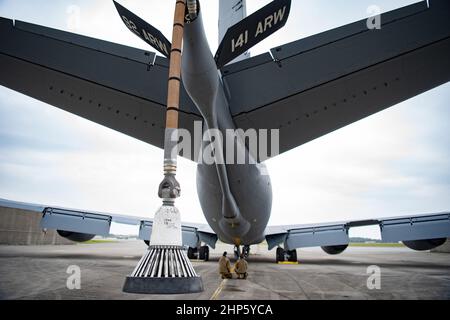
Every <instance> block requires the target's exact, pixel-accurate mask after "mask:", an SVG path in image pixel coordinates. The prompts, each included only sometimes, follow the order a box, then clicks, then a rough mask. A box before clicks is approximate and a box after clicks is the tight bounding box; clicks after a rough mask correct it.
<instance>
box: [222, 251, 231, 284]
mask: <svg viewBox="0 0 450 320" xmlns="http://www.w3.org/2000/svg"><path fill="white" fill-rule="evenodd" d="M219 273H220V275H221V276H222V279H231V278H233V275H232V274H231V264H230V259H228V258H227V253H226V252H224V253H223V255H222V257H220V259H219Z"/></svg>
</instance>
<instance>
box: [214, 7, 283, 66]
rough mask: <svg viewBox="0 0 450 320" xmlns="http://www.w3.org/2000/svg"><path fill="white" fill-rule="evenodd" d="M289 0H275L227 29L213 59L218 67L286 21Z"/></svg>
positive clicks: (280, 26)
mask: <svg viewBox="0 0 450 320" xmlns="http://www.w3.org/2000/svg"><path fill="white" fill-rule="evenodd" d="M290 10H291V0H275V1H273V2H271V3H269V4H268V5H267V6H265V7H264V8H262V9H260V10H259V11H257V12H255V13H254V14H252V15H251V16H248V17H247V18H245V19H244V20H242V21H240V22H238V23H237V24H235V25H234V26H232V27H231V28H229V29H228V31H227V33H226V34H225V37H224V38H223V40H222V43H221V44H220V46H219V49H218V50H217V53H216V56H215V59H216V63H217V67H218V68H219V69H220V68H222V67H223V66H225V65H226V64H227V63H229V62H231V61H233V60H234V59H235V58H237V57H239V56H240V55H241V54H243V53H245V52H246V51H247V50H249V49H250V48H251V47H253V46H255V45H256V44H258V43H259V42H261V41H262V40H264V39H266V38H267V37H268V36H270V35H271V34H273V33H274V32H276V31H278V30H280V29H281V28H282V27H284V25H285V24H286V22H287V19H288V17H289V12H290Z"/></svg>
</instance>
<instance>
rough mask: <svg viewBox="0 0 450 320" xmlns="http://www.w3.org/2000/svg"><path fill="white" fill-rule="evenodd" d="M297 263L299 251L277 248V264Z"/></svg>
mask: <svg viewBox="0 0 450 320" xmlns="http://www.w3.org/2000/svg"><path fill="white" fill-rule="evenodd" d="M286 261H289V262H297V250H295V249H294V250H284V249H283V248H281V247H278V248H277V256H276V262H277V263H278V262H286Z"/></svg>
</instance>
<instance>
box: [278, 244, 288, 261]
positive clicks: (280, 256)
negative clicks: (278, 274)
mask: <svg viewBox="0 0 450 320" xmlns="http://www.w3.org/2000/svg"><path fill="white" fill-rule="evenodd" d="M276 261H277V263H278V262H284V261H286V258H285V251H284V249H283V248H280V247H278V248H277V258H276Z"/></svg>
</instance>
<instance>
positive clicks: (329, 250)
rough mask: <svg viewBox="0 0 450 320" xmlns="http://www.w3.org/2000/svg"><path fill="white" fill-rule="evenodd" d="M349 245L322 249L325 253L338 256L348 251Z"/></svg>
mask: <svg viewBox="0 0 450 320" xmlns="http://www.w3.org/2000/svg"><path fill="white" fill-rule="evenodd" d="M347 247H348V244H345V245H342V246H328V247H322V250H323V251H325V252H326V253H328V254H332V255H336V254H341V253H342V252H344V251H345V249H347Z"/></svg>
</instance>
